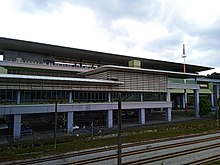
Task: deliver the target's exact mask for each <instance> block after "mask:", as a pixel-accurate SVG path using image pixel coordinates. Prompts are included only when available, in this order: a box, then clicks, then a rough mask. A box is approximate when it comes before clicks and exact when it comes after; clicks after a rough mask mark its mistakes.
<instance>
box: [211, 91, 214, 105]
mask: <svg viewBox="0 0 220 165" xmlns="http://www.w3.org/2000/svg"><path fill="white" fill-rule="evenodd" d="M210 99H211V105H212V107H214V96H213V93H211V95H210Z"/></svg>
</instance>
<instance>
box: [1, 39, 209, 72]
mask: <svg viewBox="0 0 220 165" xmlns="http://www.w3.org/2000/svg"><path fill="white" fill-rule="evenodd" d="M4 50H12V51H20V52H27V53H36V54H44V55H49V56H56V57H63V58H71V59H78V60H79V61H85V62H94V63H96V64H103V65H116V66H128V61H130V60H140V61H141V67H142V68H145V69H156V70H167V71H174V72H183V64H182V63H174V62H168V61H159V60H153V59H146V58H138V57H131V56H124V55H118V54H111V53H104V52H97V51H90V50H82V49H76V48H70V47H64V46H56V45H50V44H44V43H37V42H30V41H23V40H17V39H10V38H3V37H0V51H2V52H4ZM209 69H213V68H211V67H206V66H197V65H189V64H187V65H186V70H187V72H188V73H198V72H201V71H206V70H209Z"/></svg>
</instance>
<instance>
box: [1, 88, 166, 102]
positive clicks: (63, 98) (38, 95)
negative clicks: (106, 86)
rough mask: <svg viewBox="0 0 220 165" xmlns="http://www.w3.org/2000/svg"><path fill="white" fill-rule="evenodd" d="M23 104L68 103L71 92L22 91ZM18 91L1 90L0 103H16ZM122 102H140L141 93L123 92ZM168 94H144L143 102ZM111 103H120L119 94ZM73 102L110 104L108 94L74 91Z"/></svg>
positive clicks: (163, 98) (112, 95)
mask: <svg viewBox="0 0 220 165" xmlns="http://www.w3.org/2000/svg"><path fill="white" fill-rule="evenodd" d="M20 94H21V95H20V98H21V101H20V102H21V103H32V102H33V103H54V102H55V100H56V95H57V99H58V102H59V103H68V100H69V99H68V98H69V91H21V92H20ZM16 95H17V91H13V90H0V103H16V97H17V96H16ZM121 96H122V101H124V102H131V101H134V102H135V101H140V100H141V93H137V92H122V93H121ZM165 100H166V93H159V92H158V93H153V92H152V93H143V101H165ZM111 101H112V102H116V101H118V92H111ZM72 102H77V103H83V102H108V92H92V91H73V92H72Z"/></svg>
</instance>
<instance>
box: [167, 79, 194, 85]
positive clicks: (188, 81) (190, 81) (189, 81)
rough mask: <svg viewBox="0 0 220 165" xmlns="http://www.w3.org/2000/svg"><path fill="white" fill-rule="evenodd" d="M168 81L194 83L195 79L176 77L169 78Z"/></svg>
mask: <svg viewBox="0 0 220 165" xmlns="http://www.w3.org/2000/svg"><path fill="white" fill-rule="evenodd" d="M168 83H178V84H196V81H195V80H192V79H178V78H169V79H168Z"/></svg>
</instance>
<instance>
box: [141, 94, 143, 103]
mask: <svg viewBox="0 0 220 165" xmlns="http://www.w3.org/2000/svg"><path fill="white" fill-rule="evenodd" d="M143 101H144V96H143V93H141V102H143Z"/></svg>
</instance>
